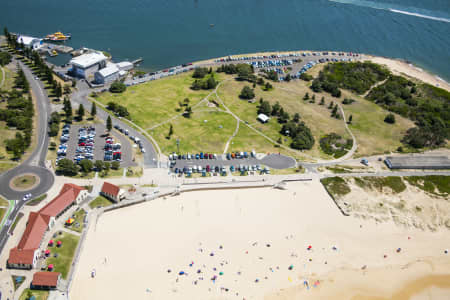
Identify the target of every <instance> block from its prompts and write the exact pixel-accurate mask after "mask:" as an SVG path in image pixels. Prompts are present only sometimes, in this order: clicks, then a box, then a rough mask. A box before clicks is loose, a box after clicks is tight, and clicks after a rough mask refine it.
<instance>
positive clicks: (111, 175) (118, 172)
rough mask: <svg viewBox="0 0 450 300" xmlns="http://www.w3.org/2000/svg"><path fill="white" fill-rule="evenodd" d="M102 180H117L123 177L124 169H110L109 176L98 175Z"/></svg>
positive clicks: (102, 173)
mask: <svg viewBox="0 0 450 300" xmlns="http://www.w3.org/2000/svg"><path fill="white" fill-rule="evenodd" d="M98 176H100V177H101V178H117V177H122V176H123V168H119V169H117V170H114V169H109V171H108V174H105V173H104V172H101V173H99V174H98Z"/></svg>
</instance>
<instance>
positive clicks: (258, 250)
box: [70, 181, 450, 300]
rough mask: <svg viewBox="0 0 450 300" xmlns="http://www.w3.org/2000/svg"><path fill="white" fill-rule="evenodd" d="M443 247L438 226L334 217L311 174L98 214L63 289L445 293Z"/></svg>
mask: <svg viewBox="0 0 450 300" xmlns="http://www.w3.org/2000/svg"><path fill="white" fill-rule="evenodd" d="M309 246H311V247H309ZM398 248H401V249H400V250H399V251H397V249H398ZM447 248H450V235H449V234H448V230H442V231H436V232H433V233H432V232H428V231H422V230H419V229H413V228H404V227H399V226H397V225H395V224H394V223H393V222H383V223H376V222H375V221H373V220H362V219H357V218H353V217H345V216H343V215H342V214H341V213H340V212H339V210H338V209H337V208H336V206H335V204H334V202H333V201H332V200H331V199H330V198H329V196H328V194H327V193H326V191H325V190H324V188H323V187H322V185H321V184H320V182H318V181H312V182H300V183H289V184H288V189H287V190H277V189H270V188H264V189H241V190H226V191H204V192H192V193H185V194H182V195H180V196H176V197H172V198H167V199H158V200H155V201H152V202H148V203H145V204H141V205H137V206H132V207H128V208H125V209H120V210H115V211H113V212H109V213H105V214H103V215H102V216H101V217H100V219H99V220H98V222H97V225H95V224H92V225H91V226H90V229H89V232H88V236H87V239H86V242H85V244H84V247H83V251H82V254H81V257H80V261H79V262H78V265H77V269H76V273H75V278H74V283H73V285H72V288H71V291H70V297H71V299H83V300H84V299H86V300H89V299H111V300H112V299H300V298H301V299H305V298H307V299H330V298H329V297H330V295H333V297H332V298H333V299H354V300H356V299H371V300H375V299H377V300H378V299H391V297H392V295H400V296H401V295H407V294H408V293H411V297H414V298H411V297H409V296H408V298H395V299H423V295H425V296H426V297H428V298H425V299H448V297H446V295H447V296H448V294H449V293H450V284H449V282H450V281H449V280H446V279H448V278H450V277H449V276H450V254H446V253H445V249H447ZM93 269H95V271H96V276H95V278H91V271H92V270H93ZM430 276H432V277H430ZM415 280H418V282H420V283H422V284H421V285H420V284H419V285H417V284H415V285H414V286H419V287H421V288H414V289H412V288H411V287H410V286H409V285H408V284H413V283H414V281H415ZM442 282H444V284H442ZM405 289H406V291H408V293H406V294H405V291H404V290H405ZM349 290H350V291H351V292H349ZM422 294H423V295H422ZM430 295H432V297H431V298H430V297H429V296H430ZM392 299H394V298H392Z"/></svg>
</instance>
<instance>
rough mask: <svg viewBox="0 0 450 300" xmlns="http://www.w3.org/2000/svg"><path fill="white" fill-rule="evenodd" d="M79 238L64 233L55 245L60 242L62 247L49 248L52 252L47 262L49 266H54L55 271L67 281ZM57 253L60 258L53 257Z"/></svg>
mask: <svg viewBox="0 0 450 300" xmlns="http://www.w3.org/2000/svg"><path fill="white" fill-rule="evenodd" d="M79 240H80V237H79V236H76V235H74V234H69V233H66V232H63V234H62V235H60V236H58V237H57V238H56V239H55V245H56V243H57V242H58V241H61V242H62V246H61V247H56V246H53V247H49V248H50V251H51V257H49V258H48V259H47V261H46V263H47V266H48V265H50V264H53V266H54V271H55V272H60V273H61V276H62V278H64V279H66V278H67V275H68V274H69V271H70V267H71V265H72V260H73V256H74V254H75V250H76V249H77V245H78V241H79ZM55 253H58V257H53V255H54V254H55Z"/></svg>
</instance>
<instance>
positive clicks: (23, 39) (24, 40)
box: [17, 35, 41, 46]
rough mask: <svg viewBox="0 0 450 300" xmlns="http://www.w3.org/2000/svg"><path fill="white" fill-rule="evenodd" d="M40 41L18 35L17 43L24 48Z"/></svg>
mask: <svg viewBox="0 0 450 300" xmlns="http://www.w3.org/2000/svg"><path fill="white" fill-rule="evenodd" d="M40 40H41V39H39V38H35V37H32V36H27V35H19V36H18V37H17V42H19V43H20V42H22V43H23V44H24V45H25V46H30V45H31V43H32V42H33V41H36V42H39V41H40Z"/></svg>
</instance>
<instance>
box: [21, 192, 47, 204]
mask: <svg viewBox="0 0 450 300" xmlns="http://www.w3.org/2000/svg"><path fill="white" fill-rule="evenodd" d="M45 198H47V194H43V195H40V196H39V197H37V198H34V199H33V200H31V201H29V202H27V204H26V205H28V206H35V205H38V204H39V203H41V201H42V200H44V199H45Z"/></svg>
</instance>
